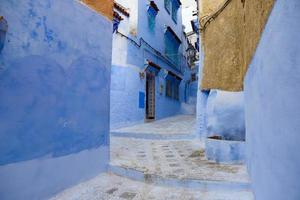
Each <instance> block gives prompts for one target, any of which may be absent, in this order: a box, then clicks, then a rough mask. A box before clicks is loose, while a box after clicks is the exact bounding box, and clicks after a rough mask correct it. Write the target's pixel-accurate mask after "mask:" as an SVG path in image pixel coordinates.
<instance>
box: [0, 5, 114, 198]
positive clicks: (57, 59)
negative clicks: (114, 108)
mask: <svg viewBox="0 0 300 200" xmlns="http://www.w3.org/2000/svg"><path fill="white" fill-rule="evenodd" d="M0 13H1V15H3V16H4V17H5V18H6V20H7V22H8V27H9V28H8V32H7V36H6V40H5V44H4V48H3V50H2V52H1V54H0V65H1V66H0V67H1V71H0V96H1V98H0V111H1V112H0V118H1V121H0V130H1V131H0V165H3V166H2V167H0V176H1V178H0V180H1V181H0V199H13V198H17V196H18V195H19V196H22V195H25V193H26V195H27V196H26V195H25V196H24V198H25V199H39V198H41V197H44V196H47V195H49V194H51V193H53V192H55V191H59V190H60V189H62V188H64V187H66V186H67V185H69V184H73V183H75V182H78V181H79V180H82V179H85V178H88V177H90V176H91V175H93V174H95V173H96V171H98V172H99V171H101V170H103V169H104V168H105V166H106V164H107V163H108V157H109V156H108V151H106V150H103V151H101V152H100V154H99V156H98V158H96V159H98V160H97V165H98V167H94V165H93V166H90V167H91V170H90V171H88V170H86V169H87V168H85V167H88V165H89V163H86V164H87V166H83V167H82V168H78V170H79V171H76V170H73V172H74V174H75V175H74V174H73V175H74V177H76V178H75V179H74V178H73V179H72V181H69V180H63V179H62V177H61V179H62V180H61V181H57V183H56V185H55V184H54V181H53V182H52V179H51V178H49V176H50V177H52V176H53V177H55V176H57V175H58V174H60V172H62V171H63V170H67V169H60V168H59V169H56V168H55V167H53V169H52V171H51V170H50V171H49V169H47V170H48V171H47V176H48V177H47V176H46V174H45V173H44V172H45V170H46V168H47V166H46V165H43V164H41V163H39V167H38V169H35V171H34V172H33V171H26V170H28V169H29V168H32V167H33V166H32V165H35V163H34V162H33V160H35V159H37V160H39V159H49V160H57V159H56V158H58V157H62V158H64V157H66V158H67V157H68V155H75V154H77V153H78V155H79V154H80V153H79V152H82V151H84V150H91V152H92V151H93V150H95V149H99V148H104V147H105V148H104V149H106V148H108V142H109V139H108V138H109V137H108V136H109V89H110V63H111V49H112V46H111V45H112V44H111V43H112V35H111V33H112V24H111V22H110V21H109V20H108V19H106V18H105V17H103V16H101V15H99V14H97V13H96V12H94V11H92V10H90V9H89V8H88V7H86V6H85V5H82V4H80V3H79V1H73V0H63V1H55V0H24V1H16V0H10V1H2V2H1V6H0ZM85 157H86V156H85ZM29 160H30V161H29ZM68 160H69V158H68V159H66V161H65V162H66V163H65V166H68V164H69V163H68ZM20 161H23V162H20ZM25 161H26V162H28V163H32V164H29V165H30V166H31V167H28V168H24V171H23V173H20V174H24V173H27V174H28V177H27V178H26V179H28V180H30V183H29V182H27V183H26V181H23V182H22V183H21V182H20V181H18V179H20V177H17V176H16V175H15V174H14V173H15V172H16V171H15V170H14V169H16V168H18V166H22V165H24V162H25ZM26 162H25V163H26ZM49 162H50V161H49ZM59 162H61V163H63V162H64V160H63V159H59ZM87 162H94V161H91V160H90V161H87ZM80 163H81V161H80V159H78V160H77V164H79V165H82V164H80ZM8 164H9V165H8ZM72 165H76V162H75V163H72ZM70 167H71V166H70ZM74 169H77V167H74ZM18 170H19V169H18ZM60 170H62V171H60ZM4 172H5V173H4ZM7 173H12V174H11V175H12V176H13V177H10V176H9V174H7ZM30 173H32V176H34V174H35V175H36V174H39V176H36V182H35V179H34V178H33V177H29V176H30V175H29V174H30ZM79 173H82V174H81V176H78V175H77V174H79ZM13 174H14V175H13ZM43 174H44V175H45V176H44V177H43V176H42V175H43ZM66 174H68V173H66ZM69 175H70V177H72V174H69ZM2 176H5V177H2ZM64 178H65V179H68V176H66V177H64ZM7 179H9V182H8V180H7ZM37 182H38V183H39V184H41V185H43V186H44V188H40V189H39V190H34V187H32V188H30V189H29V191H26V192H25V191H23V189H20V190H16V188H14V187H20V188H22V184H23V186H25V185H26V184H36V183H37ZM52 183H53V184H52ZM59 184H60V185H59ZM37 188H38V187H37ZM11 191H14V192H13V193H12V192H11ZM18 191H19V192H18ZM22 192H25V193H24V194H23V193H22Z"/></svg>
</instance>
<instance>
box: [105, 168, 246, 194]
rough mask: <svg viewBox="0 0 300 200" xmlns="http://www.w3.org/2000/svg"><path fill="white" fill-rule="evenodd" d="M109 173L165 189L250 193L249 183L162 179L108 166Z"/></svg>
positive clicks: (176, 178) (134, 170) (145, 173)
mask: <svg viewBox="0 0 300 200" xmlns="http://www.w3.org/2000/svg"><path fill="white" fill-rule="evenodd" d="M109 171H110V172H111V173H113V174H116V175H118V176H122V177H127V178H129V179H131V180H135V181H140V182H144V183H148V184H154V185H158V186H167V187H184V188H190V189H202V190H207V191H216V190H218V191H220V190H226V191H243V190H247V191H251V184H250V183H249V182H239V181H235V182H230V181H226V180H223V181H220V180H215V181H214V180H201V179H193V178H178V177H176V176H167V177H162V176H160V175H157V174H150V173H147V172H143V171H139V170H136V169H130V168H125V167H121V166H114V165H110V166H109Z"/></svg>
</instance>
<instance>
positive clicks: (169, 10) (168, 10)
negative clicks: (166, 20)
mask: <svg viewBox="0 0 300 200" xmlns="http://www.w3.org/2000/svg"><path fill="white" fill-rule="evenodd" d="M165 9H166V10H167V12H168V13H171V0H165Z"/></svg>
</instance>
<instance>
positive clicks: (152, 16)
mask: <svg viewBox="0 0 300 200" xmlns="http://www.w3.org/2000/svg"><path fill="white" fill-rule="evenodd" d="M147 12H148V26H149V29H150V31H151V32H154V30H155V18H156V15H157V11H156V10H155V9H154V8H153V7H152V6H149V8H148V11H147Z"/></svg>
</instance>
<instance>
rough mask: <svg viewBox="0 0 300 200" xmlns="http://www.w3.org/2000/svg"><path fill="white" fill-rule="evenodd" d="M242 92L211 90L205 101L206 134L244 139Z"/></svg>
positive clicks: (238, 139) (230, 138) (228, 138)
mask: <svg viewBox="0 0 300 200" xmlns="http://www.w3.org/2000/svg"><path fill="white" fill-rule="evenodd" d="M244 110H245V108H244V96H243V92H225V91H220V90H211V92H210V94H209V97H208V101H207V131H208V136H214V135H218V136H222V137H223V138H224V139H227V140H236V141H245V111H244Z"/></svg>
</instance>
